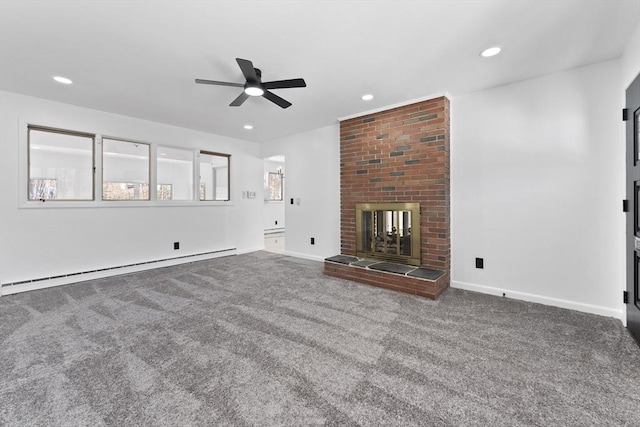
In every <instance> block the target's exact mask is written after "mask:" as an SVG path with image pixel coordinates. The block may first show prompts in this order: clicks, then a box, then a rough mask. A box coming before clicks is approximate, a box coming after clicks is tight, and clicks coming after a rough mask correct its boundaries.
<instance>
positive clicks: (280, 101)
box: [262, 90, 291, 108]
mask: <svg viewBox="0 0 640 427" xmlns="http://www.w3.org/2000/svg"><path fill="white" fill-rule="evenodd" d="M262 96H264V97H265V98H267V99H268V100H269V101H271V102H273V103H274V104H278V105H279V106H281V107H282V108H288V107H291V103H290V102H289V101H287V100H286V99H282V98H280V97H279V96H278V95H276V94H275V93H273V92H269V91H268V90H265V91H264V95H262Z"/></svg>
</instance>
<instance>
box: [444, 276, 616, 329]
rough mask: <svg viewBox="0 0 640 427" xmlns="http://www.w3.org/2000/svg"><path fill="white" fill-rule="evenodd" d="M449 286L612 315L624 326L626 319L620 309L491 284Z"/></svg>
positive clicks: (453, 282)
mask: <svg viewBox="0 0 640 427" xmlns="http://www.w3.org/2000/svg"><path fill="white" fill-rule="evenodd" d="M451 287H452V288H456V289H464V290H466V291H473V292H479V293H482V294H488V295H496V296H500V297H501V296H504V297H505V298H511V299H516V300H521V301H527V302H534V303H538V304H543V305H549V306H552V307H559V308H566V309H569V310H576V311H581V312H583V313H589V314H597V315H599V316H605V317H613V318H616V319H618V320H620V321H621V322H622V324H623V325H625V326H626V319H625V318H624V316H623V313H622V310H615V309H612V308H608V307H602V306H599V305H592V304H584V303H581V302H576V301H569V300H565V299H560V298H552V297H547V296H544V295H535V294H529V293H526V292H518V291H513V290H511V289H500V288H494V287H491V286H484V285H477V284H475V283H467V282H460V281H456V280H452V281H451Z"/></svg>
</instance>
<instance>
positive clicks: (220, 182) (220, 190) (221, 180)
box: [199, 151, 231, 201]
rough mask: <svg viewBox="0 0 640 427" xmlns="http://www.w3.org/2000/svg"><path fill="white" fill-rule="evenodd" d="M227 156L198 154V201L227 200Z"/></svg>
mask: <svg viewBox="0 0 640 427" xmlns="http://www.w3.org/2000/svg"><path fill="white" fill-rule="evenodd" d="M230 158H231V156H230V155H229V154H220V153H212V152H208V151H201V152H200V162H199V163H200V165H199V166H200V186H199V188H200V200H223V201H226V200H229V193H230V192H229V159H230Z"/></svg>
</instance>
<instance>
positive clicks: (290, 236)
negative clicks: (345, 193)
mask: <svg viewBox="0 0 640 427" xmlns="http://www.w3.org/2000/svg"><path fill="white" fill-rule="evenodd" d="M339 135H340V128H339V125H338V124H337V123H336V124H335V125H333V126H328V127H324V128H320V129H316V130H313V131H311V132H305V133H301V134H297V135H293V136H289V137H286V138H281V139H278V140H275V141H271V142H268V143H264V144H263V145H262V147H261V148H262V157H264V158H266V157H270V156H273V155H277V154H283V155H284V156H285V159H286V163H287V173H286V185H285V195H284V196H285V216H286V218H287V228H286V231H285V253H286V254H288V255H292V256H298V257H303V258H309V259H315V260H323V259H324V258H326V257H329V256H333V255H337V254H339V253H340V137H339ZM291 198H294V200H295V199H300V204H299V205H298V204H295V203H294V204H293V205H292V204H290V199H291ZM311 237H314V238H315V245H311V244H310V238H311Z"/></svg>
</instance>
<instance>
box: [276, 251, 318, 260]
mask: <svg viewBox="0 0 640 427" xmlns="http://www.w3.org/2000/svg"><path fill="white" fill-rule="evenodd" d="M284 254H285V255H286V256H292V257H294V258H303V259H310V260H311V261H320V262H324V259H325V258H326V257H321V256H317V255H309V254H302V253H298V252H290V251H284Z"/></svg>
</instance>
